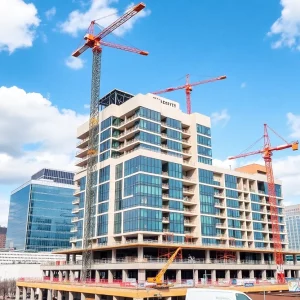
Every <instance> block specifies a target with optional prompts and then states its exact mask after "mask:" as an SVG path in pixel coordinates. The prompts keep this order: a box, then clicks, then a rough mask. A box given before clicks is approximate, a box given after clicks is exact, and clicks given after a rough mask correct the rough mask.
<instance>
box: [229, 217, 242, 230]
mask: <svg viewBox="0 0 300 300" xmlns="http://www.w3.org/2000/svg"><path fill="white" fill-rule="evenodd" d="M227 222H228V227H233V228H241V221H240V220H235V219H228V220H227Z"/></svg>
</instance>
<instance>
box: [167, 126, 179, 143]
mask: <svg viewBox="0 0 300 300" xmlns="http://www.w3.org/2000/svg"><path fill="white" fill-rule="evenodd" d="M167 136H168V137H169V138H171V139H174V140H178V141H181V140H182V134H181V132H179V131H176V130H172V129H169V128H168V129H167Z"/></svg>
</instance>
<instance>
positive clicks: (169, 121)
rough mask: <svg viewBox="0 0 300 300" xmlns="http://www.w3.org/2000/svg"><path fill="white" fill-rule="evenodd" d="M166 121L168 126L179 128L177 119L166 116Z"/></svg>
mask: <svg viewBox="0 0 300 300" xmlns="http://www.w3.org/2000/svg"><path fill="white" fill-rule="evenodd" d="M166 123H167V125H168V126H169V127H172V128H174V129H179V130H181V122H180V121H178V120H175V119H171V118H166Z"/></svg>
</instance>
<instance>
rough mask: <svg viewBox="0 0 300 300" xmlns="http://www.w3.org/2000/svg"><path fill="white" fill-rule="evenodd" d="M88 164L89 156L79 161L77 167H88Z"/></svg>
mask: <svg viewBox="0 0 300 300" xmlns="http://www.w3.org/2000/svg"><path fill="white" fill-rule="evenodd" d="M87 162H88V156H85V157H84V158H82V159H79V160H77V161H76V163H75V166H76V167H85V166H86V165H87Z"/></svg>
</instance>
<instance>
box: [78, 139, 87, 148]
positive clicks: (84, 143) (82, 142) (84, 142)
mask: <svg viewBox="0 0 300 300" xmlns="http://www.w3.org/2000/svg"><path fill="white" fill-rule="evenodd" d="M88 141H89V138H88V137H87V138H85V139H83V140H80V141H78V142H77V148H81V149H82V148H85V147H87V146H88Z"/></svg>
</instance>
